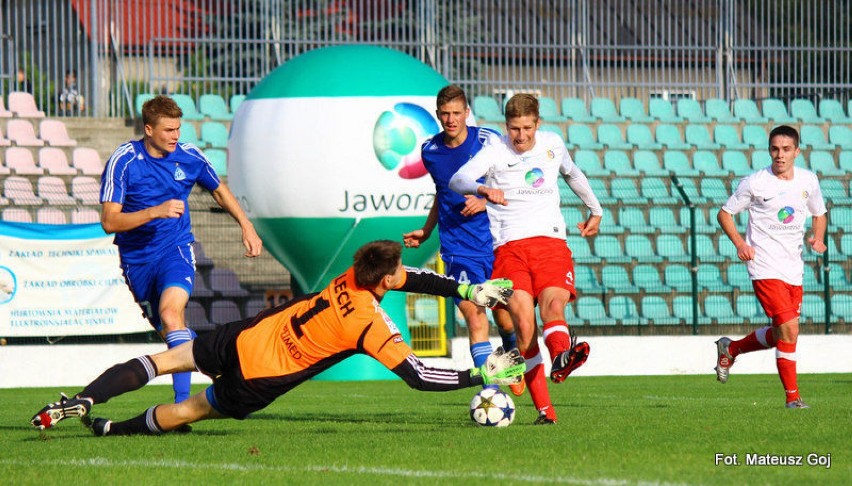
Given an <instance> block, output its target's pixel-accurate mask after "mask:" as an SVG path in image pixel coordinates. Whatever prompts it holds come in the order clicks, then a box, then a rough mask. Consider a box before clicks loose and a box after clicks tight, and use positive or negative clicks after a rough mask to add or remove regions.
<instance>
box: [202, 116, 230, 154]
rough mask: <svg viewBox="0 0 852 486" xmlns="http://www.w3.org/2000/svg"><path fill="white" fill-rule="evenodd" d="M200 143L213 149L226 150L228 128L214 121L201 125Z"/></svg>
mask: <svg viewBox="0 0 852 486" xmlns="http://www.w3.org/2000/svg"><path fill="white" fill-rule="evenodd" d="M201 141H202V142H204V143H206V144H207V145H209V146H211V147H213V148H228V127H226V126H225V125H224V124H222V123H220V122H216V121H209V122H204V123H202V124H201Z"/></svg>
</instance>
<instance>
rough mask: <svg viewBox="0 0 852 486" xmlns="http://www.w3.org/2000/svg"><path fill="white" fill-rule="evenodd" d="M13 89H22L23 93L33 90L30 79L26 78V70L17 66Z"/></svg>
mask: <svg viewBox="0 0 852 486" xmlns="http://www.w3.org/2000/svg"><path fill="white" fill-rule="evenodd" d="M15 91H23V92H25V93H31V94H32V92H33V85H32V83H30V80H29V79H28V78H27V72H26V71H24V68H18V75H17V78H16V83H15Z"/></svg>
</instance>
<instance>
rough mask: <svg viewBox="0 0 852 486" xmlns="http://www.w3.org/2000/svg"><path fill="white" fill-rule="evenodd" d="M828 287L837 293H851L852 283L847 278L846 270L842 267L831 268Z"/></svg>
mask: <svg viewBox="0 0 852 486" xmlns="http://www.w3.org/2000/svg"><path fill="white" fill-rule="evenodd" d="M847 258H848V257H847ZM828 285H829V287H831V289H832V290H833V291H835V292H837V291H841V292H849V291H850V290H852V282H850V281H849V279H848V278H847V277H846V270H844V269H843V267H841V266H840V265H834V266H832V267H831V271H830V272H828Z"/></svg>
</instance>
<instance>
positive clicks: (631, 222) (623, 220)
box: [618, 206, 657, 234]
mask: <svg viewBox="0 0 852 486" xmlns="http://www.w3.org/2000/svg"><path fill="white" fill-rule="evenodd" d="M618 223H619V224H620V225H621V226H623V227H624V229H626V230H627V232H628V233H631V234H632V233H642V234H654V233H656V232H657V229H656V228H655V227H653V226H651V225H650V224H648V220H647V219H646V218H645V210H644V209H642V208H640V207H636V206H625V207H622V208H620V209H619V210H618Z"/></svg>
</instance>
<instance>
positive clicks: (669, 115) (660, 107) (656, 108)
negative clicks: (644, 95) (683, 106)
mask: <svg viewBox="0 0 852 486" xmlns="http://www.w3.org/2000/svg"><path fill="white" fill-rule="evenodd" d="M648 114H649V115H651V116H652V117H653V118H654V119H655V120H657V121H659V122H660V123H680V122H682V121H683V118H682V117H680V116H678V115H675V112H674V107H673V106H672V104H671V103H670V102H669V100H664V99H662V98H651V99H650V100H649V101H648Z"/></svg>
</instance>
